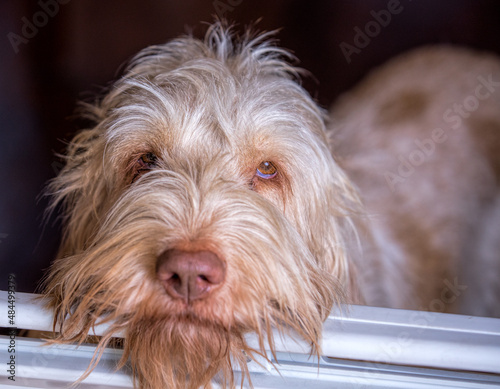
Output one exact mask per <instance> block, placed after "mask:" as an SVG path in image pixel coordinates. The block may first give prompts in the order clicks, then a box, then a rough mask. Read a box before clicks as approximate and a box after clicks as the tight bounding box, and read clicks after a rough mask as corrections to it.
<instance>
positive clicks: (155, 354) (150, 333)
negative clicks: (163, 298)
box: [123, 316, 255, 388]
mask: <svg viewBox="0 0 500 389" xmlns="http://www.w3.org/2000/svg"><path fill="white" fill-rule="evenodd" d="M138 319H139V320H137V321H135V322H133V323H131V324H130V325H129V327H128V329H127V335H126V339H127V341H126V343H125V350H124V355H123V360H127V359H128V358H129V357H130V363H131V367H132V370H133V374H134V378H135V379H136V380H137V381H138V382H137V383H138V384H139V387H141V388H161V387H168V388H199V387H202V386H203V385H207V384H208V383H209V382H210V380H211V379H212V378H213V377H214V376H215V375H216V374H218V378H219V379H220V380H221V384H222V386H223V387H226V386H227V387H233V386H234V382H233V381H234V379H233V372H232V369H233V368H234V367H235V366H234V365H237V366H238V365H239V367H240V368H241V369H242V370H243V371H244V372H245V370H246V359H247V355H251V354H252V353H251V351H252V350H249V349H248V347H247V345H246V343H245V341H244V339H243V336H242V333H241V332H240V331H235V330H231V329H229V328H225V327H224V326H223V325H221V324H217V323H214V322H211V321H207V320H203V319H199V318H196V317H194V316H184V317H175V318H171V317H170V318H169V317H165V318H153V319H148V318H138ZM253 351H255V350H253Z"/></svg>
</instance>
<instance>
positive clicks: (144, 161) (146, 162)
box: [137, 153, 158, 169]
mask: <svg viewBox="0 0 500 389" xmlns="http://www.w3.org/2000/svg"><path fill="white" fill-rule="evenodd" d="M157 160H158V158H157V157H156V155H154V154H153V153H147V154H143V155H141V157H140V158H139V160H138V161H137V162H138V163H139V166H140V168H142V169H151V168H152V167H154V166H156V162H157Z"/></svg>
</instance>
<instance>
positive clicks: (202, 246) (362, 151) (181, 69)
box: [45, 23, 500, 388]
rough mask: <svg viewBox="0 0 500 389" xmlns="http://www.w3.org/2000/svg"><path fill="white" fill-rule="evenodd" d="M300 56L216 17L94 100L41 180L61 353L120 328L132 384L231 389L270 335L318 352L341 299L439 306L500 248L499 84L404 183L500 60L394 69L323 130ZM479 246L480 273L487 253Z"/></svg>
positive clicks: (421, 59)
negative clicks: (56, 237) (465, 270)
mask: <svg viewBox="0 0 500 389" xmlns="http://www.w3.org/2000/svg"><path fill="white" fill-rule="evenodd" d="M462 57H463V61H462ZM457 58H458V60H457ZM289 59H290V55H289V54H288V53H287V52H286V51H284V50H282V49H279V48H276V47H274V46H273V45H272V42H270V40H269V35H268V34H263V35H254V34H251V33H248V34H247V35H245V36H243V37H241V38H240V39H239V40H238V39H234V36H233V34H232V33H231V30H230V29H228V28H224V27H222V26H221V25H220V24H218V23H216V24H214V25H213V26H211V27H210V29H209V31H208V32H207V35H206V37H205V39H204V40H203V41H201V40H197V39H195V38H193V37H191V36H187V37H182V38H179V39H176V40H174V41H172V42H170V43H167V44H165V45H161V46H153V47H149V48H147V49H145V50H144V51H142V52H141V53H139V55H138V56H137V57H136V58H135V59H134V60H133V61H132V63H131V65H130V66H129V67H128V68H127V69H126V71H125V75H124V76H123V77H122V78H121V79H120V80H118V81H117V82H116V83H115V84H114V85H113V87H112V88H111V90H110V91H109V93H108V94H107V95H106V96H105V97H104V98H103V99H102V100H100V101H98V102H97V103H95V104H93V105H88V106H87V107H86V115H87V117H89V118H91V119H92V120H93V121H94V122H95V126H93V127H92V128H90V129H87V130H84V131H82V132H80V133H79V134H77V135H76V136H75V138H74V139H73V141H72V142H71V144H70V145H69V148H68V152H67V156H66V166H65V168H64V169H63V170H62V171H61V173H60V174H59V176H58V177H57V178H55V179H54V180H53V181H52V182H51V184H50V186H49V192H50V194H51V195H52V196H53V205H52V207H53V208H55V207H57V206H59V205H61V206H62V207H63V212H64V222H65V233H64V237H63V242H62V246H61V249H60V253H59V257H58V259H57V260H56V261H55V263H54V265H53V267H52V269H51V271H50V274H49V277H48V280H47V282H46V289H45V294H46V296H47V298H48V301H49V303H48V306H49V307H50V308H51V309H53V310H54V312H55V323H56V326H57V327H56V329H57V330H58V331H59V335H58V337H57V338H56V340H55V341H56V342H73V341H77V342H82V341H84V340H85V338H86V337H87V333H88V332H89V330H90V329H91V328H92V327H93V326H94V325H96V324H100V323H108V324H109V329H108V330H107V332H106V333H105V335H104V336H103V337H102V338H101V339H100V342H99V345H98V350H100V351H102V350H103V348H104V347H105V346H106V345H107V344H108V342H109V341H110V339H111V338H112V337H113V336H114V335H116V334H117V333H118V332H120V333H122V334H123V335H124V336H125V340H124V354H123V358H122V361H121V363H122V364H125V363H126V362H127V361H130V365H131V368H132V371H133V374H134V378H135V382H136V384H137V385H138V386H140V387H142V388H164V387H169V388H198V387H200V386H206V387H209V386H210V380H211V379H212V378H213V377H214V376H215V375H217V381H218V382H219V383H220V384H221V385H222V386H230V387H232V386H234V385H235V382H234V378H233V373H232V369H233V367H235V365H239V368H241V369H242V370H243V371H244V372H247V374H246V375H247V376H248V371H247V370H246V369H247V368H246V363H247V359H248V358H255V356H256V355H258V354H263V353H264V348H265V347H266V343H268V345H269V347H270V348H271V350H273V349H274V347H273V344H274V342H273V338H272V333H271V328H277V329H278V330H279V331H281V332H282V333H285V332H287V333H288V332H290V331H293V332H295V333H296V334H298V335H299V336H301V337H302V338H304V339H305V340H306V341H307V342H309V343H310V345H311V347H312V352H313V353H319V352H320V349H319V343H320V338H321V329H322V323H323V321H324V320H325V318H326V317H327V316H328V314H329V312H330V310H331V308H332V307H333V305H334V304H338V303H361V302H367V303H372V304H377V305H383V306H393V307H408V308H417V307H420V306H421V307H423V308H428V307H427V306H426V304H428V303H429V302H430V301H432V299H435V298H436V296H437V298H439V297H440V295H442V289H443V284H442V282H443V280H444V279H446V280H449V282H451V283H453V282H455V280H454V278H453V277H455V272H456V269H457V268H458V267H459V265H460V266H461V265H464V266H467V265H468V261H470V262H472V261H471V256H472V255H473V253H474V254H475V253H476V252H477V251H473V249H477V248H478V247H479V243H487V245H488V244H490V245H495V244H496V243H493V242H495V240H494V238H495V236H494V234H493V232H492V231H491V228H490V227H491V225H492V223H493V220H494V217H495V212H497V215H498V201H497V197H496V196H497V192H496V190H497V187H496V183H495V179H496V178H497V176H496V175H495V174H496V173H495V172H497V173H498V169H496V170H495V169H493V168H492V167H491V166H493V165H495V163H496V165H495V167H496V168H498V161H499V159H498V156H497V154H496V151H494V150H493V146H492V144H491V141H490V140H488V139H489V138H487V136H490V135H491V136H493V135H494V133H495V134H496V130H497V129H498V123H499V122H498V117H499V115H498V109H497V108H498V101H499V95H500V94H499V93H498V92H496V93H494V92H490V89H489V88H494V87H495V88H496V84H495V86H492V85H494V84H493V83H491V85H490V86H485V87H484V88H483V90H482V93H483V96H485V95H486V92H490V93H489V94H490V96H489V97H488V98H486V97H485V98H484V99H482V100H480V101H479V100H478V107H477V109H476V110H475V111H474V112H470V118H469V117H467V118H463V119H460V120H459V119H456V120H457V123H456V124H457V125H458V128H457V129H453V130H449V132H450V133H448V132H447V130H443V132H444V133H445V134H446V139H445V140H443V139H444V137H445V135H443V134H441V133H439V134H437V135H436V134H435V137H438V138H439V140H437V138H436V139H435V140H434V142H435V143H436V144H435V145H434V149H433V150H432V152H429V153H426V154H425V160H424V161H423V162H422V163H420V164H419V166H415V167H413V169H414V173H413V174H412V175H410V174H409V173H408V175H407V176H404V177H402V178H401V177H399V176H398V174H399V173H398V170H397V169H398V164H399V163H400V162H399V160H398V156H399V155H402V156H403V157H405V156H406V153H407V152H411V151H412V150H413V149H415V150H417V148H418V145H417V146H415V143H412V142H414V138H415V139H416V138H419V139H421V142H424V138H425V139H427V138H428V137H431V138H430V139H434V138H432V136H433V135H432V134H434V132H430V133H429V132H428V131H432V130H433V128H434V127H435V126H436V124H435V122H434V119H436V118H439V117H440V115H442V114H443V112H442V110H443V107H447V106H448V105H449V104H452V103H453V102H454V101H455V100H456V101H458V102H462V99H463V96H466V95H467V94H469V93H472V92H474V88H475V87H476V85H477V86H479V85H482V84H481V82H482V81H481V80H479V81H478V75H483V76H484V77H485V78H486V80H488V77H489V75H490V74H494V76H493V78H494V80H497V79H499V80H500V77H499V78H495V77H496V75H498V74H499V66H498V61H496V60H494V59H492V58H489V57H479V58H478V61H477V62H476V59H475V57H474V56H472V55H469V54H467V53H461V52H455V51H453V50H449V51H444V52H443V53H440V52H433V51H429V52H428V53H427V52H423V53H421V54H419V55H414V56H413V57H412V58H410V59H408V60H407V62H408V63H406V62H405V61H402V62H401V61H400V62H398V63H395V64H393V65H392V68H389V70H386V71H382V72H381V73H380V74H375V75H374V77H373V79H371V80H370V81H369V82H368V84H367V85H365V86H364V87H361V88H360V89H359V90H357V91H356V92H355V93H354V95H353V96H351V97H347V98H346V100H345V101H344V102H343V103H341V105H340V106H339V107H338V108H337V109H336V110H335V111H334V112H336V114H335V116H334V117H335V118H336V121H334V122H332V130H331V131H330V133H328V132H327V131H326V128H325V119H326V118H325V114H324V112H323V111H322V110H321V109H320V108H318V106H317V105H316V103H315V102H314V101H313V100H312V99H311V97H310V96H309V95H308V94H307V93H306V92H305V90H304V89H303V88H302V87H301V86H300V85H299V84H298V83H297V78H298V75H299V70H298V69H297V68H295V67H293V66H291V65H290V64H289V61H287V60H289ZM443 61H444V62H443ZM448 62H451V65H450V64H449V63H448ZM476 64H477V66H476ZM450 67H452V68H453V69H450ZM469 68H471V69H472V70H468V71H470V73H464V70H465V69H469ZM412 69H413V70H412ZM425 69H427V70H425ZM384 72H385V73H384ZM425 72H432V74H431V77H430V78H429V79H428V80H427V81H425V82H424V81H419V80H418V77H420V76H421V75H425ZM398 73H399V74H398ZM476 73H477V74H476ZM413 74H415V75H413ZM391 77H392V78H391ZM459 77H465V78H463V79H461V80H460V83H459V85H458V86H456V87H454V88H452V89H451V90H450V91H448V92H447V91H445V89H444V88H440V85H441V84H443V85H446V84H447V83H450V82H452V81H453V82H455V81H458V80H459ZM450 118H453V116H450ZM474 118H475V119H474ZM450 124H453V123H450ZM488 125H489V127H488ZM487 128H488V129H489V130H487ZM423 129H424V130H425V131H424V130H423ZM469 130H474V131H478V133H477V134H476V135H471V134H469ZM451 131H453V134H452V133H451ZM328 134H332V135H335V136H334V137H331V139H330V140H333V142H332V143H331V144H330V143H329V136H328ZM393 137H394V139H395V140H394V141H393V140H391V139H392V138H393ZM441 140H442V141H441ZM332 150H333V156H332ZM421 153H425V151H421ZM337 156H338V157H337ZM450 156H451V157H453V158H454V160H450V159H448V158H450ZM337 158H338V160H337ZM408 158H409V159H410V161H411V158H412V157H411V154H410V156H409V157H408ZM338 161H340V163H342V164H343V165H344V168H345V169H346V170H347V171H349V172H350V173H352V177H353V178H354V181H355V182H356V184H357V185H358V186H359V187H360V188H361V190H362V191H363V193H365V194H366V196H365V201H366V204H367V206H368V208H367V212H366V215H368V216H363V215H364V214H365V212H364V211H363V208H362V207H361V205H360V204H361V201H360V199H359V197H358V195H357V191H356V190H355V189H354V186H353V185H352V184H351V181H350V180H349V179H348V176H347V175H346V173H345V172H344V170H343V169H342V168H341V167H340V165H339V162H338ZM401 163H402V162H401ZM409 163H411V162H409ZM391 169H392V170H391ZM394 169H396V170H394ZM391 172H392V174H393V176H394V177H393V176H391V175H390V174H389V173H391ZM384 174H385V176H388V177H389V178H387V179H385V178H384V177H385V176H384ZM403 175H404V174H403ZM429 175H432V176H433V177H435V178H431V179H430V181H428V176H429ZM398 177H399V179H398ZM457 177H460V178H461V180H459V181H455V178H457ZM399 180H401V182H400V181H399ZM391 185H392V186H391ZM372 186H376V188H375V189H372ZM415 188H417V189H415ZM414 192H418V193H414ZM413 194H414V195H415V196H411V195H413ZM440 200H446V201H444V203H443V201H440ZM488 207H489V208H488ZM381 211H382V212H383V215H384V216H383V217H377V215H378V214H379V213H380V212H381ZM386 211H387V212H386ZM488 223H489V224H488ZM356 225H357V228H360V233H359V242H358V243H357V239H356V236H357V235H356V233H355V230H356ZM362 225H365V227H362ZM488 236H489V237H490V238H492V239H493V240H490V239H488ZM482 240H484V241H485V242H481V241H482ZM473 242H474V243H473ZM469 243H471V245H469ZM487 245H486V247H488V246H487ZM361 250H364V253H363V252H362V251H361ZM480 254H482V256H481V255H479V256H478V258H477V259H478V260H480V261H482V263H483V265H484V266H485V267H486V265H487V264H488V263H489V262H491V260H492V258H490V256H491V255H492V253H491V252H490V251H489V250H485V251H484V252H480ZM484 271H485V269H483V272H482V274H484ZM484 276H485V277H490V278H491V279H493V277H494V275H493V273H488V271H486V274H485V275H484ZM471 277H472V274H471ZM483 283H484V285H483V286H484V290H485V291H486V290H488V292H487V293H485V294H484V295H482V297H481V298H482V299H484V302H485V306H490V305H488V304H489V300H488V298H489V299H493V295H492V289H488V288H490V286H491V285H486V282H484V281H483ZM453 285H454V284H452V286H453ZM444 286H446V284H445V285H444ZM457 287H461V285H460V284H459V285H458V286H457ZM464 294H465V293H464ZM497 296H498V295H497ZM446 297H449V296H448V295H446ZM481 301H483V300H481ZM496 301H497V300H496ZM431 308H432V307H431ZM248 332H254V333H256V334H257V336H258V338H259V340H260V349H257V350H256V349H252V348H250V347H249V346H248V345H247V343H246V341H245V337H244V335H245V334H246V333H248ZM94 362H95V361H94Z"/></svg>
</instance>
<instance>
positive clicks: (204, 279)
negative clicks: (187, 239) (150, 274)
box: [156, 250, 226, 304]
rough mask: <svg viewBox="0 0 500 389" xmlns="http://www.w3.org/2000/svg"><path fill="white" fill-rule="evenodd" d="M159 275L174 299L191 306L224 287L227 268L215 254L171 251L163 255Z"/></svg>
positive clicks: (158, 265) (158, 269) (157, 270)
mask: <svg viewBox="0 0 500 389" xmlns="http://www.w3.org/2000/svg"><path fill="white" fill-rule="evenodd" d="M156 273H157V275H158V279H159V280H160V281H161V282H162V284H163V287H164V288H165V291H166V292H167V293H168V294H169V295H170V296H171V297H173V298H175V299H180V300H183V301H184V302H185V303H186V304H188V303H189V302H191V301H193V300H199V299H203V298H205V297H207V296H208V295H209V294H210V293H212V292H213V291H214V290H215V289H217V287H219V286H220V285H222V283H223V282H224V278H225V275H226V269H225V265H224V263H223V262H222V261H221V260H220V259H219V257H218V256H217V255H215V254H214V253H213V252H211V251H194V252H192V251H181V250H168V251H165V252H164V253H163V254H161V255H160V256H159V258H158V262H157V267H156Z"/></svg>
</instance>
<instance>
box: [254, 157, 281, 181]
mask: <svg viewBox="0 0 500 389" xmlns="http://www.w3.org/2000/svg"><path fill="white" fill-rule="evenodd" d="M276 174H278V169H276V166H274V164H273V163H272V162H269V161H264V162H262V163H261V164H260V165H259V167H258V168H257V176H259V177H260V178H264V179H266V180H269V179H270V178H274V177H276Z"/></svg>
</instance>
